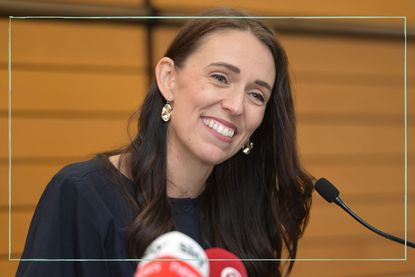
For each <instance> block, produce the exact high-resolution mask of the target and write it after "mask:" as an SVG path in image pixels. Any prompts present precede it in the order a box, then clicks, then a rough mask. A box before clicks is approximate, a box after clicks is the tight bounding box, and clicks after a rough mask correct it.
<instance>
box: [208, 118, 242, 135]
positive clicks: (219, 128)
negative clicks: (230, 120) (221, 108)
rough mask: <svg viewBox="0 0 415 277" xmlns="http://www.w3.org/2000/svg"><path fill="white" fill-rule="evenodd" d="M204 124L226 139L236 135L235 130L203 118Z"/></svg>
mask: <svg viewBox="0 0 415 277" xmlns="http://www.w3.org/2000/svg"><path fill="white" fill-rule="evenodd" d="M203 124H205V125H206V126H207V127H209V128H210V129H212V130H214V131H215V132H217V133H218V134H221V135H222V136H225V137H229V138H231V137H233V135H234V134H235V129H232V128H229V127H227V126H225V125H223V124H221V123H220V122H218V121H216V120H214V119H211V118H203Z"/></svg>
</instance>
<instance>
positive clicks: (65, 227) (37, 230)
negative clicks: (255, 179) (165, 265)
mask: <svg viewBox="0 0 415 277" xmlns="http://www.w3.org/2000/svg"><path fill="white" fill-rule="evenodd" d="M104 158H105V157H103V156H98V157H96V158H94V159H92V160H89V161H85V162H81V163H76V164H72V165H69V166H66V167H65V168H63V169H62V170H61V171H60V172H58V173H57V174H56V175H55V176H54V177H53V178H52V180H51V181H50V183H49V184H48V185H47V187H46V189H45V191H44V192H43V195H42V197H41V199H40V201H39V203H38V205H37V207H36V210H35V213H34V215H33V219H32V222H31V225H30V228H29V233H28V236H27V239H26V245H25V248H24V251H23V255H22V259H126V258H128V257H127V254H126V249H125V237H124V232H123V228H124V227H125V226H127V225H128V223H129V221H130V220H131V218H132V217H131V214H130V212H129V209H128V207H127V203H126V200H125V199H124V198H123V197H122V196H121V194H120V193H119V190H118V188H117V186H116V185H115V184H114V179H113V175H112V174H114V172H115V174H118V175H119V177H120V180H123V182H125V185H127V186H130V187H131V188H132V187H133V185H134V184H133V182H132V181H131V180H129V179H128V178H127V177H125V176H124V175H122V174H121V173H120V172H119V171H118V170H117V169H115V167H113V168H112V170H113V171H114V172H110V170H109V169H108V167H107V166H106V163H107V162H106V161H104V160H103V159H104ZM199 198H200V197H199ZM199 198H196V199H190V198H187V199H170V202H171V204H172V206H173V215H174V219H175V223H176V228H177V230H178V231H181V232H183V233H185V234H187V235H188V236H190V237H192V238H193V239H194V240H196V241H197V242H198V243H199V244H201V245H202V243H201V240H200V235H199V234H200V232H199V217H198V204H199V202H200V199H199ZM135 268H136V262H130V261H21V262H20V264H19V267H18V270H17V273H16V276H43V277H47V276H100V277H104V276H122V277H123V276H129V277H131V276H133V273H134V272H135Z"/></svg>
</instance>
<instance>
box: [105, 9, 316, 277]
mask: <svg viewBox="0 0 415 277" xmlns="http://www.w3.org/2000/svg"><path fill="white" fill-rule="evenodd" d="M204 15H206V16H210V18H203V19H195V20H192V21H190V22H188V23H187V24H186V25H185V26H184V27H183V28H182V29H181V31H180V32H179V33H178V35H177V36H176V38H175V39H174V41H173V42H172V43H171V45H170V47H169V49H168V50H167V52H166V54H165V56H166V57H169V58H171V59H172V60H173V61H174V63H175V66H176V67H178V68H180V67H182V66H183V64H184V62H185V61H186V58H187V57H188V56H189V55H190V54H192V53H193V52H194V51H195V50H196V49H197V48H198V46H199V45H200V44H201V43H203V38H204V37H205V36H206V35H207V34H211V33H213V32H216V31H219V30H223V29H236V30H243V31H249V32H251V33H252V34H253V35H255V36H256V37H257V38H258V39H259V40H260V41H261V42H262V43H264V45H266V46H267V47H268V49H269V50H270V51H271V53H272V55H273V58H274V64H275V66H276V79H275V83H274V85H273V92H272V95H271V98H270V100H269V102H268V104H267V107H266V111H265V115H264V119H263V121H262V123H261V125H260V126H259V127H258V129H257V130H256V131H255V132H254V134H253V135H252V137H251V140H252V141H253V143H254V145H255V148H254V149H253V151H252V153H251V154H250V155H248V156H246V155H243V154H241V153H240V152H239V153H237V154H235V155H234V156H233V157H231V158H230V159H228V160H227V161H225V162H223V163H221V164H219V165H216V166H215V167H214V169H213V171H212V173H211V175H210V176H209V178H208V180H207V186H206V190H205V192H204V193H203V197H202V203H201V208H200V218H201V220H206V222H210V234H204V235H202V238H207V237H209V238H210V241H211V243H212V245H213V246H218V247H223V248H226V249H228V250H229V251H231V252H233V253H235V254H236V255H237V256H239V257H240V258H242V259H270V258H271V259H280V258H282V257H283V253H287V256H288V258H295V257H296V253H297V245H298V240H299V238H300V237H301V235H302V234H303V232H304V228H305V226H306V224H307V221H308V217H309V210H310V205H311V194H312V187H313V184H312V178H311V177H310V176H309V175H308V174H307V173H306V171H305V170H304V169H303V168H302V166H301V164H300V161H299V158H298V153H297V145H296V128H295V125H296V120H295V114H294V106H293V99H292V93H291V88H290V79H289V76H288V69H287V67H288V61H287V57H286V54H285V51H284V50H283V48H282V46H281V45H280V43H279V42H278V41H277V40H276V38H275V34H274V33H273V31H272V30H271V29H270V28H268V27H266V26H265V25H264V24H263V23H261V22H260V21H257V20H254V19H251V18H241V17H244V16H246V15H245V14H243V13H240V12H238V11H235V10H231V9H216V10H211V11H209V12H207V13H205V14H204ZM212 16H218V17H217V18H212ZM164 104H165V100H164V98H163V97H162V95H161V93H160V91H159V89H158V87H157V85H156V82H155V81H153V82H152V84H151V87H150V89H149V91H148V94H147V96H146V98H145V100H144V102H143V104H142V107H141V110H140V116H139V120H138V133H137V135H136V136H135V138H134V139H133V140H132V142H131V144H130V145H128V146H127V147H126V148H125V149H124V150H122V151H121V152H118V153H120V154H122V157H124V159H121V160H120V161H121V162H120V163H125V164H126V165H127V168H128V170H129V174H130V177H131V178H132V180H133V182H134V183H135V191H134V193H133V194H130V193H127V192H125V196H126V197H127V199H128V202H129V203H130V206H131V208H132V210H133V211H134V218H133V219H132V221H131V224H130V225H129V226H128V236H127V247H128V249H127V251H128V253H129V255H130V256H131V257H136V258H139V257H141V256H142V255H143V253H144V250H145V249H146V247H147V246H148V245H149V243H151V242H152V241H153V240H154V239H155V238H156V237H158V236H160V235H161V234H163V233H166V232H168V231H171V230H173V229H175V224H174V219H173V214H172V211H171V210H172V208H171V205H170V203H169V199H168V197H167V189H166V184H167V177H166V172H167V168H166V165H167V124H166V123H164V122H163V121H162V120H161V119H160V111H161V108H162V106H163V105H164ZM111 154H114V152H112V153H111ZM119 166H121V164H119ZM293 264H294V262H293V261H291V262H289V265H288V268H287V272H288V273H289V272H290V271H291V269H292V266H293ZM245 265H246V267H247V269H248V272H249V276H281V271H283V269H282V267H281V265H280V262H278V261H277V262H255V261H245Z"/></svg>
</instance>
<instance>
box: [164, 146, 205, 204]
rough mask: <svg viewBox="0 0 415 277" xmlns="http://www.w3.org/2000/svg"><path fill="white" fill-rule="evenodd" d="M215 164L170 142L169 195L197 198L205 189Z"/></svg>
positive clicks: (168, 151) (168, 166)
mask: <svg viewBox="0 0 415 277" xmlns="http://www.w3.org/2000/svg"><path fill="white" fill-rule="evenodd" d="M212 170H213V165H210V164H206V163H203V162H201V161H200V159H198V158H196V157H194V156H192V155H186V151H178V149H177V147H174V146H173V145H171V144H168V150H167V195H168V196H169V197H173V198H196V197H197V196H199V195H200V194H201V193H202V192H203V191H204V189H205V184H206V180H207V178H208V177H209V175H210V173H211V172H212Z"/></svg>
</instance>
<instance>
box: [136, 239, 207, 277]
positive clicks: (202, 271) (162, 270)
mask: <svg viewBox="0 0 415 277" xmlns="http://www.w3.org/2000/svg"><path fill="white" fill-rule="evenodd" d="M142 259H143V261H142V262H140V263H139V265H138V267H137V272H136V275H135V277H147V276H148V277H149V276H152V277H153V276H154V277H155V276H159V277H162V276H176V275H175V274H179V275H180V274H182V275H180V276H192V277H200V276H203V277H205V276H209V262H208V260H207V256H206V254H205V251H204V250H203V248H202V247H201V246H200V245H199V244H198V243H197V242H196V241H194V240H193V239H192V238H190V237H189V236H187V235H185V234H183V233H180V232H178V231H173V232H169V233H166V234H164V235H161V236H160V237H158V238H157V239H155V240H154V241H153V242H152V243H151V244H150V245H149V246H148V247H147V249H146V251H145V253H144V256H143V257H142ZM169 274H170V275H169ZM183 274H184V275H183ZM179 275H178V276H179Z"/></svg>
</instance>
